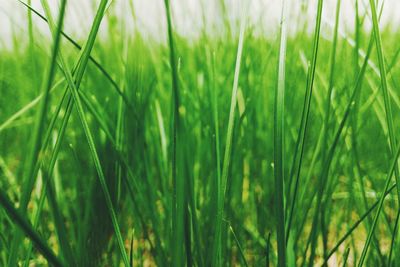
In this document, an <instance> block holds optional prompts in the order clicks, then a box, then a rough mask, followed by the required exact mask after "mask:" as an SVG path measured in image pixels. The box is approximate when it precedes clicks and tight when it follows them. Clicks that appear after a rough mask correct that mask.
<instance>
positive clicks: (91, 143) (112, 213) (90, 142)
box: [42, 0, 129, 266]
mask: <svg viewBox="0 0 400 267" xmlns="http://www.w3.org/2000/svg"><path fill="white" fill-rule="evenodd" d="M42 4H43V6H44V9H45V10H46V11H47V13H48V19H49V26H50V29H51V30H54V24H53V23H52V21H51V14H50V9H49V6H48V4H47V1H46V0H42ZM106 6H107V0H102V1H101V2H100V4H99V7H98V10H97V13H96V17H95V20H94V22H93V25H92V30H91V32H90V34H89V37H88V41H87V43H86V45H85V48H84V49H83V54H82V55H83V56H82V61H81V63H80V65H79V67H78V71H77V83H78V82H80V80H81V79H82V77H83V74H84V71H85V69H86V65H87V62H88V60H89V55H90V52H91V50H92V48H93V44H94V41H95V39H96V35H97V32H98V29H99V26H100V22H101V20H102V17H103V15H104V11H105V8H106ZM59 58H60V62H61V66H62V68H63V71H64V74H65V76H66V79H67V82H68V84H69V89H70V91H71V94H72V96H73V99H74V103H75V104H76V108H77V111H78V115H79V119H80V121H81V123H82V127H83V130H84V132H85V136H86V139H87V142H88V145H89V149H90V152H91V155H92V159H93V162H94V165H95V168H96V171H97V174H98V178H99V182H100V185H101V188H102V190H103V194H104V198H105V202H106V205H107V209H108V212H109V214H110V217H111V221H112V225H113V228H114V232H115V235H116V238H117V243H118V246H119V249H120V252H121V256H122V260H123V262H124V264H125V266H129V259H128V256H127V254H126V250H125V246H124V241H123V239H122V235H121V231H120V228H119V225H118V220H117V215H116V213H115V209H114V207H113V203H112V200H111V196H110V193H109V190H108V187H107V183H106V180H105V176H104V173H103V169H102V166H101V163H100V159H99V156H98V153H97V150H96V146H95V143H94V139H93V136H92V133H91V130H90V128H89V124H88V122H87V120H86V118H85V112H84V109H83V105H82V102H81V98H80V95H79V93H78V89H77V86H76V85H75V82H74V81H73V77H72V74H71V72H70V71H69V69H68V67H67V65H66V63H65V60H64V58H63V56H62V54H61V53H60V55H59Z"/></svg>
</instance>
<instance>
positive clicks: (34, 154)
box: [8, 0, 66, 266]
mask: <svg viewBox="0 0 400 267" xmlns="http://www.w3.org/2000/svg"><path fill="white" fill-rule="evenodd" d="M65 6H66V0H63V1H62V2H61V7H60V12H59V16H58V21H57V26H56V29H55V31H54V42H53V48H52V52H51V59H50V64H49V68H48V70H47V72H46V74H45V77H46V78H47V79H45V82H44V84H43V87H42V90H41V91H42V96H43V97H42V99H41V102H40V106H39V110H38V111H37V114H36V123H35V128H34V130H33V137H32V144H31V148H30V150H29V152H28V156H27V158H26V161H25V162H26V163H25V164H27V166H26V168H24V173H23V181H24V187H23V189H22V195H21V201H20V207H19V210H20V212H21V213H22V214H25V213H26V210H27V206H28V203H29V200H30V197H31V193H32V190H33V187H34V184H35V180H36V175H34V170H35V166H36V162H37V158H38V155H39V151H40V146H41V136H42V131H43V126H44V123H45V118H46V113H47V109H48V102H49V95H50V89H51V87H52V83H53V79H54V76H55V72H56V66H57V64H56V59H57V53H58V50H59V47H60V40H61V29H62V24H63V22H64V13H65ZM21 238H22V233H21V232H20V230H19V229H16V231H15V235H14V238H13V241H12V243H11V251H10V255H9V258H8V265H9V266H15V265H16V264H17V258H18V251H19V247H20V242H21Z"/></svg>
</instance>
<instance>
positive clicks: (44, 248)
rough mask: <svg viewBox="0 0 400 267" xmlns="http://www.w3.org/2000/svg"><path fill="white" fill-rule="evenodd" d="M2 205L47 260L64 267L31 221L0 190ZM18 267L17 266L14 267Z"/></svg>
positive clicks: (0, 202)
mask: <svg viewBox="0 0 400 267" xmlns="http://www.w3.org/2000/svg"><path fill="white" fill-rule="evenodd" d="M0 204H1V206H3V208H4V209H5V210H6V211H7V214H8V215H9V216H10V218H11V219H12V220H13V222H15V224H16V225H17V226H18V227H19V228H21V230H22V231H23V232H24V233H25V234H26V235H27V236H28V237H29V238H30V239H31V240H32V241H33V243H34V244H35V247H36V248H37V249H38V250H39V251H40V252H41V253H42V255H43V256H44V257H45V258H46V260H47V261H48V262H49V263H50V264H53V265H54V266H64V264H63V262H62V261H61V260H60V259H59V258H57V256H56V255H55V254H54V252H53V251H52V250H51V249H50V248H49V247H48V245H47V244H46V242H45V241H44V240H43V239H42V237H41V236H40V235H39V234H38V233H37V232H36V231H35V230H34V229H33V227H32V225H31V224H30V222H29V221H27V220H26V216H25V214H22V213H21V212H20V211H18V210H17V209H16V208H14V206H13V204H12V202H11V201H10V199H8V197H7V195H6V193H5V192H4V191H3V190H1V189H0ZM12 266H17V265H12Z"/></svg>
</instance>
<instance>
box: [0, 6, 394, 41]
mask: <svg viewBox="0 0 400 267" xmlns="http://www.w3.org/2000/svg"><path fill="white" fill-rule="evenodd" d="M23 1H25V2H27V1H28V0H23ZM31 1H32V6H33V7H34V8H35V9H37V10H39V11H40V12H41V13H43V11H42V8H41V4H40V0H31ZM48 1H49V3H50V5H51V6H52V7H53V8H54V10H57V6H58V2H59V1H58V0H48ZM359 1H360V2H361V3H360V5H361V6H364V7H366V8H367V9H369V5H368V0H359ZM99 2H100V1H99V0H68V7H67V15H66V19H65V23H64V29H65V31H66V32H68V33H70V34H72V36H74V37H75V38H76V37H78V38H79V37H81V38H83V37H85V36H86V34H87V32H88V30H89V27H90V24H91V22H92V19H93V17H94V10H95V8H96V6H97V5H98V3H99ZM111 2H112V3H111V5H110V8H109V11H108V14H117V15H118V18H119V19H121V18H123V19H124V20H125V21H126V25H129V26H131V27H132V28H133V25H136V27H137V28H138V29H140V30H141V31H142V32H143V34H145V35H146V36H148V37H151V38H154V39H156V40H163V39H164V38H165V16H164V3H163V2H164V0H114V1H111ZM131 2H132V4H133V8H134V10H135V14H136V17H137V20H136V22H137V23H136V24H135V23H133V21H134V20H133V16H132V12H131V10H132V9H131V4H130V3H131ZM219 2H220V0H171V6H172V10H173V20H174V24H175V27H176V29H177V30H178V31H179V33H181V34H183V35H185V36H188V37H195V36H196V35H197V34H199V29H200V28H202V27H203V25H204V21H205V24H206V25H207V28H208V29H209V30H210V29H213V30H211V31H212V32H214V33H217V32H218V30H216V29H218V25H221V18H220V15H219V14H220V12H219V11H220V6H219ZM288 2H290V3H291V4H290V8H289V9H290V16H289V18H288V24H289V27H290V29H291V31H292V32H295V31H296V27H298V26H299V23H298V19H303V20H304V19H308V20H311V21H313V19H314V18H315V12H316V2H317V0H289V1H288ZM354 2H355V0H342V7H341V30H342V31H348V30H351V28H352V23H353V20H354V12H355V11H354ZM381 2H382V0H379V3H381ZM225 3H226V7H227V13H228V14H229V16H230V17H231V19H233V18H238V17H240V13H241V12H243V10H246V11H245V12H246V13H247V14H246V17H247V18H248V20H249V21H248V24H249V25H253V26H254V28H255V29H256V31H257V32H258V33H259V34H266V35H270V36H274V35H275V34H276V32H277V29H278V24H279V18H280V13H281V0H225ZM335 5H336V0H325V1H324V11H323V23H324V24H323V29H324V27H325V29H328V30H329V26H327V25H329V23H332V21H333V19H334V13H335ZM246 6H247V7H246ZM302 6H303V8H304V6H307V7H306V12H305V13H304V12H302V11H301V9H302ZM26 12H27V10H26V8H25V7H24V6H23V5H22V4H20V3H19V2H18V1H17V0H0V46H9V45H10V43H11V39H12V36H13V33H18V34H22V35H27V16H26V14H27V13H26ZM34 17H35V15H34ZM203 18H204V19H203ZM34 24H35V26H36V27H37V28H38V29H39V31H40V32H41V33H44V34H46V33H47V32H48V28H47V26H46V24H44V23H43V22H42V21H41V20H40V19H35V20H34ZM384 24H391V25H393V26H394V27H396V28H397V27H398V26H399V25H400V0H385V5H384V10H383V15H382V20H381V25H384ZM310 25H312V23H311V24H310ZM324 25H325V26H324ZM217 34H218V33H217Z"/></svg>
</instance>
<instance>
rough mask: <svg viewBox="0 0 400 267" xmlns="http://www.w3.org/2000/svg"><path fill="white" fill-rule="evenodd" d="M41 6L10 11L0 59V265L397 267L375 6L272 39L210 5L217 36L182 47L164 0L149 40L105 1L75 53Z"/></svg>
mask: <svg viewBox="0 0 400 267" xmlns="http://www.w3.org/2000/svg"><path fill="white" fill-rule="evenodd" d="M47 2H48V1H46V0H43V1H42V4H43V10H44V14H40V13H39V12H38V11H37V10H35V9H33V8H32V7H30V6H29V2H28V3H24V2H21V3H20V5H21V9H24V10H26V11H27V13H26V14H27V18H28V20H27V21H28V23H27V25H26V31H25V33H24V34H26V36H25V35H24V34H21V35H18V34H17V33H16V36H17V37H16V38H20V39H21V40H27V41H28V42H27V43H26V44H23V42H22V43H21V45H19V46H18V47H17V46H15V47H12V48H11V49H9V50H6V49H3V50H0V95H1V98H0V188H1V190H0V266H8V265H9V266H16V265H20V266H30V265H35V266H36V265H45V264H46V263H48V264H50V265H54V266H60V265H66V266H120V265H125V266H131V265H132V264H133V265H134V266H153V265H157V266H185V265H187V266H192V265H194V266H231V265H232V266H236V265H243V266H265V265H266V266H292V265H296V266H304V265H308V266H314V265H316V266H327V265H332V266H338V265H342V266H354V265H359V266H361V265H365V266H397V265H399V264H400V262H399V258H400V255H399V249H398V246H399V244H398V241H399V240H398V238H397V236H398V222H399V217H400V216H399V214H400V213H399V203H398V192H399V190H398V188H399V185H398V184H396V183H395V182H394V181H395V179H394V177H393V176H395V177H396V178H397V177H398V175H397V170H398V156H399V154H400V148H399V147H398V146H397V143H398V142H397V141H396V140H397V137H398V135H399V130H398V129H397V127H396V125H398V123H399V116H398V114H399V111H400V97H399V95H398V92H397V91H398V90H397V86H398V77H400V76H399V75H400V69H399V68H398V67H397V63H398V56H399V54H400V48H399V47H398V40H399V36H400V35H399V34H398V32H396V31H395V30H393V29H389V28H383V27H379V19H380V14H381V12H380V9H379V8H380V7H381V5H376V2H375V1H373V0H370V1H369V2H370V3H369V4H370V6H369V7H370V10H368V12H367V13H365V14H363V13H362V12H365V11H364V10H362V9H360V8H359V7H358V6H359V5H360V4H361V2H360V3H359V1H354V3H355V6H356V10H357V12H356V17H355V31H354V32H352V31H349V32H346V35H344V34H342V32H343V31H344V30H343V29H342V28H341V27H340V24H341V19H342V17H341V8H340V4H341V1H340V0H338V1H337V2H336V3H337V5H336V9H335V10H325V9H323V2H324V1H322V0H320V1H318V8H317V9H316V10H315V18H316V19H315V22H314V21H313V22H311V21H309V22H307V23H313V25H315V28H314V31H313V32H310V33H309V32H306V31H298V32H295V33H291V32H290V31H289V30H288V31H287V29H290V26H291V25H290V23H291V21H292V20H290V19H289V20H286V19H285V14H287V15H286V17H287V16H290V15H289V14H290V12H289V10H287V11H285V10H284V11H283V12H282V14H283V15H282V23H281V30H280V34H279V38H272V37H265V36H263V35H259V34H258V33H257V29H255V28H253V27H251V25H249V24H248V21H247V19H248V16H250V14H248V13H247V10H248V9H247V8H248V7H246V4H245V2H246V1H243V3H242V4H243V7H242V8H241V11H242V15H243V16H241V17H240V18H239V19H238V20H239V21H237V23H232V22H231V21H230V20H229V19H228V18H227V16H228V15H227V13H226V12H229V8H227V6H225V4H226V3H225V2H224V1H221V14H220V15H221V18H222V19H223V25H224V27H225V30H226V31H223V32H221V33H220V34H218V35H215V34H211V33H209V32H208V31H207V30H206V29H204V31H202V32H201V33H200V34H199V36H198V37H197V38H195V39H188V38H187V37H185V36H181V35H179V33H178V32H177V31H176V29H175V27H174V25H175V24H174V3H175V2H176V1H171V2H170V1H168V0H165V2H164V4H165V5H162V7H163V8H164V11H165V14H166V17H165V23H166V25H167V28H166V30H167V31H166V33H165V36H166V37H167V38H166V42H165V43H163V42H161V43H158V42H156V41H153V40H150V39H148V38H146V37H145V36H146V35H145V34H144V33H143V32H141V31H140V30H138V29H137V28H135V29H134V30H132V31H133V32H131V33H129V34H127V33H126V31H127V29H125V28H124V27H122V26H123V24H124V23H126V21H124V20H123V19H119V18H118V15H117V13H116V12H115V10H114V9H113V4H112V3H111V5H109V6H108V4H109V3H108V1H106V0H103V1H98V3H97V6H95V8H96V10H95V11H96V12H95V13H94V14H96V15H95V17H94V18H93V20H92V23H91V28H90V32H89V33H88V36H87V38H84V39H83V40H78V39H75V38H74V37H72V35H70V34H69V33H67V32H65V30H64V31H63V30H62V29H63V27H62V25H63V24H62V23H63V18H64V15H65V14H68V12H70V10H69V9H68V8H66V9H65V4H66V2H67V1H60V9H59V10H58V11H59V12H55V13H56V15H54V14H53V13H54V12H53V11H54V10H51V9H50V8H49V7H48V4H47ZM290 2H291V1H285V4H286V8H290V6H291V3H290ZM342 2H343V1H342ZM67 7H68V6H67ZM324 12H331V13H332V14H331V15H332V16H333V17H334V18H335V22H334V24H333V26H332V28H331V29H329V31H326V29H324V27H325V26H326V25H325V26H324ZM114 13H115V14H114ZM303 15H304V16H306V15H305V14H303ZM371 15H372V16H371ZM36 19H39V20H42V21H43V22H47V23H48V26H49V29H50V30H51V32H52V35H51V36H50V37H43V36H41V35H40V34H38V33H39V30H38V29H37V27H36V25H35V23H36V21H37V20H36ZM134 21H135V19H134ZM103 22H107V23H103ZM369 22H371V23H372V25H373V29H372V31H371V32H369V31H368V30H366V29H367V28H366V27H365V25H366V24H367V23H369ZM64 29H65V27H64ZM102 32H108V35H107V36H106V37H105V38H99V37H98V35H101V33H102ZM327 32H328V33H329V32H331V33H332V34H331V35H329V34H327ZM32 73H35V75H33V74H32ZM40 85H41V86H40ZM27 140H28V141H27ZM396 181H397V179H396ZM5 229H10V230H5Z"/></svg>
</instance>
